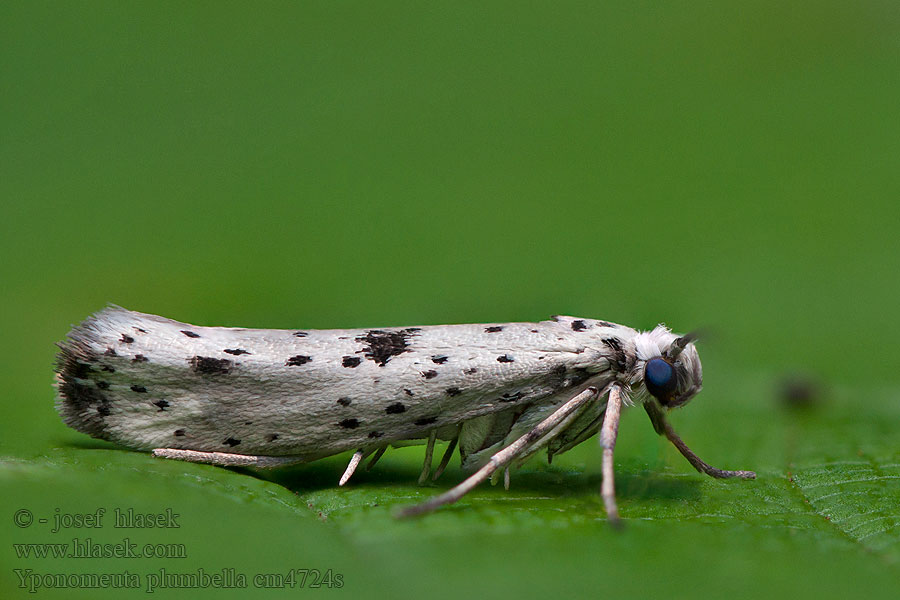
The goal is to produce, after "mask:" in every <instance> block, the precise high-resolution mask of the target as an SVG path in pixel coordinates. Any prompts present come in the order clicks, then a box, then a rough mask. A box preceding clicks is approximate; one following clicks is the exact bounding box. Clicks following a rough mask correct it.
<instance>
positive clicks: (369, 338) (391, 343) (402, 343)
mask: <svg viewBox="0 0 900 600" xmlns="http://www.w3.org/2000/svg"><path fill="white" fill-rule="evenodd" d="M417 331H419V329H418V328H415V327H412V328H408V329H401V330H399V331H382V330H380V329H373V330H372V331H367V332H366V335H364V336H360V337H358V338H356V341H357V342H364V343H365V344H366V346H365V347H364V348H363V349H362V352H364V353H365V355H366V358H368V359H369V360H371V361H374V362H375V364H377V365H378V366H379V367H383V366H385V365H386V364H387V363H388V361H389V360H391V357H394V356H397V355H399V354H403V353H404V352H409V339H410V338H411V337H412V336H414V335H416V332H417Z"/></svg>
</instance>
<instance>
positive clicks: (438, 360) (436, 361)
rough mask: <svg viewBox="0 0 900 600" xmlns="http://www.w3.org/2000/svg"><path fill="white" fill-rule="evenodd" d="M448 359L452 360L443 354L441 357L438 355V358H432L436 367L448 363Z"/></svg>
mask: <svg viewBox="0 0 900 600" xmlns="http://www.w3.org/2000/svg"><path fill="white" fill-rule="evenodd" d="M448 358H450V357H449V356H444V355H443V354H440V355H437V356H432V357H431V362H433V363H434V364H436V365H442V364H444V363H445V362H447V359H448Z"/></svg>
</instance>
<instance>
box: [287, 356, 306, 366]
mask: <svg viewBox="0 0 900 600" xmlns="http://www.w3.org/2000/svg"><path fill="white" fill-rule="evenodd" d="M311 361H312V356H304V355H302V354H298V355H297V356H292V357H290V358H289V359H287V361H285V363H284V366H286V367H299V366H300V365H305V364H306V363H308V362H311Z"/></svg>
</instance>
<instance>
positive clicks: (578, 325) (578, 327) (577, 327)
mask: <svg viewBox="0 0 900 600" xmlns="http://www.w3.org/2000/svg"><path fill="white" fill-rule="evenodd" d="M587 328H588V326H587V323H585V322H584V321H583V320H581V319H576V320H575V321H572V331H584V330H585V329H587Z"/></svg>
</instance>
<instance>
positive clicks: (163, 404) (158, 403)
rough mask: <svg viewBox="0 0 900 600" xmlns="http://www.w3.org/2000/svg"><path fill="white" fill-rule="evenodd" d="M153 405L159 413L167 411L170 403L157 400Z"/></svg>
mask: <svg viewBox="0 0 900 600" xmlns="http://www.w3.org/2000/svg"><path fill="white" fill-rule="evenodd" d="M153 405H154V406H155V407H157V408H158V409H159V412H162V411H164V410H166V408H167V407H168V406H169V403H168V402H166V401H165V400H157V401H156V402H154V403H153Z"/></svg>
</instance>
